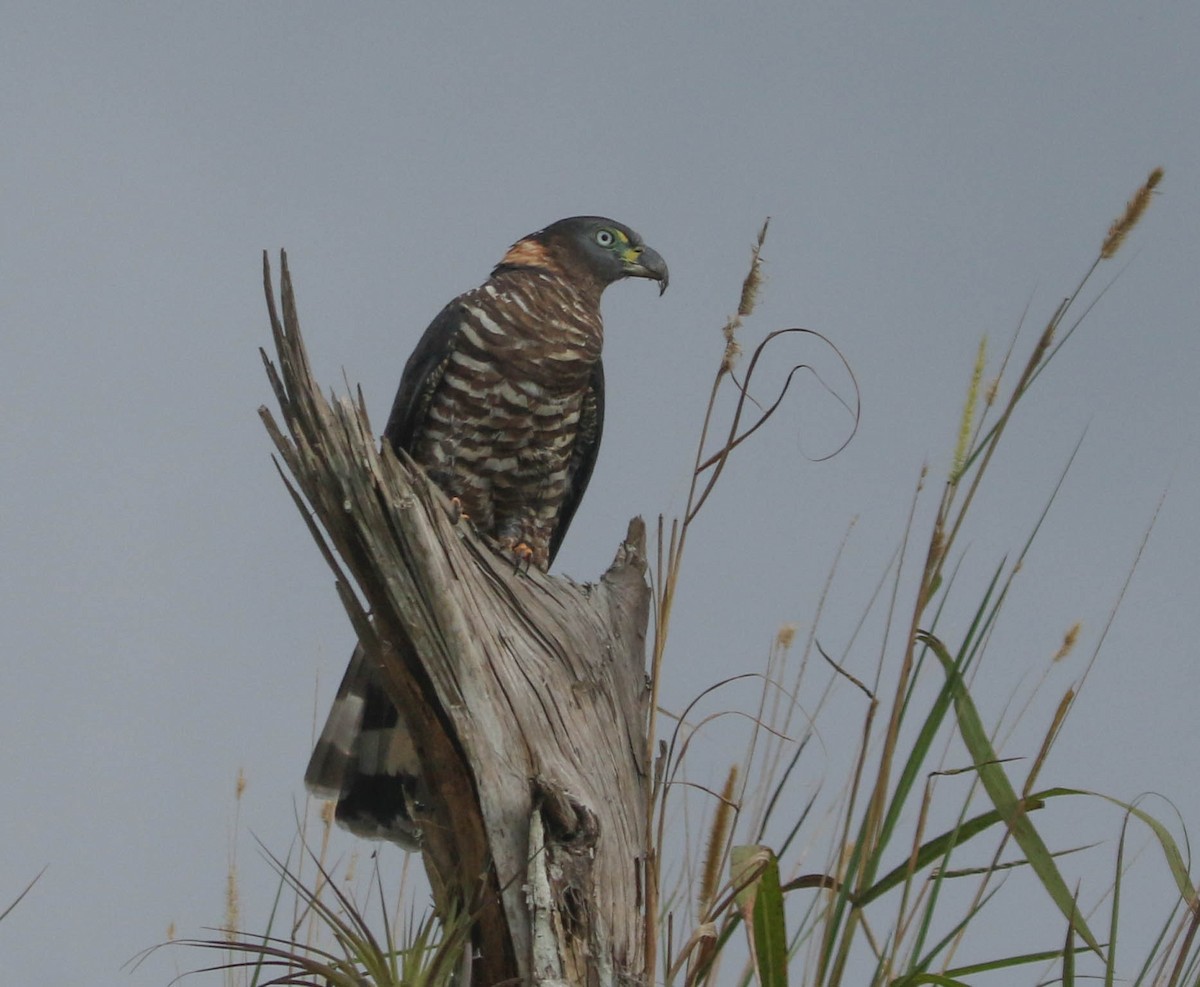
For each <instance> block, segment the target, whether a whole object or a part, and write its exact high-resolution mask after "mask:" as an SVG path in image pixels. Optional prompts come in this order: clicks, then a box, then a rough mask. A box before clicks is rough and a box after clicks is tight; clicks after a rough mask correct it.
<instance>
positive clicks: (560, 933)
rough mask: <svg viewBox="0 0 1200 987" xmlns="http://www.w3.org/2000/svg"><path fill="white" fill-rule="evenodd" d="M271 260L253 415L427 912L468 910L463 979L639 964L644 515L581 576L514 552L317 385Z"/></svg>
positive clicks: (582, 977)
mask: <svg viewBox="0 0 1200 987" xmlns="http://www.w3.org/2000/svg"><path fill="white" fill-rule="evenodd" d="M281 260H282V279H281V295H282V320H281V319H280V317H279V314H278V313H277V311H276V306H275V300H274V293H273V290H272V284H271V277H270V267H269V264H268V261H267V257H266V254H265V253H264V255H263V276H264V284H265V289H266V294H267V305H268V308H269V310H270V315H271V324H272V330H273V333H274V339H275V348H276V352H277V354H278V360H279V366H278V369H276V367H275V365H274V364H273V363H272V362H271V360H270V359H269V358H268V357H267V355H266V353H263V360H264V363H265V364H266V367H267V373H268V376H269V377H270V380H271V385H272V387H273V389H274V391H275V397H276V399H277V401H278V403H279V407H280V410H281V412H282V418H283V422H284V424H285V425H286V428H287V434H284V432H283V430H282V429H281V428H280V427H279V426H278V425H277V423H276V421H275V419H274V418H273V416H272V414H271V412H270V411H269V410H268V409H266V408H265V407H264V408H262V409H260V414H261V416H262V418H263V420H264V422H265V423H266V425H267V428H268V430H269V432H270V433H271V438H272V439H273V441H274V443H275V446H276V448H277V449H278V450H279V454H280V456H281V457H282V459H283V461H284V463H285V464H286V466H287V470H288V472H289V473H290V474H291V477H292V480H293V481H294V482H290V481H288V478H287V476H286V475H285V476H284V482H285V483H286V484H287V486H288V489H289V491H290V492H291V493H292V496H293V498H294V500H295V501H296V504H297V506H298V507H299V508H300V510H301V513H302V514H303V516H304V518H305V520H306V522H307V523H308V526H309V530H310V531H311V533H312V535H313V537H314V538H315V539H316V541H317V544H318V546H319V547H320V549H321V552H322V554H323V555H324V557H325V559H326V561H327V562H328V564H329V565H330V567H331V568H332V569H333V571H334V573H335V575H336V579H337V589H338V593H339V595H340V597H341V599H342V602H343V604H344V605H345V607H346V611H347V613H348V614H349V616H350V619H351V622H352V623H353V625H354V628H355V630H356V632H357V634H358V638H359V644H360V646H361V647H363V648H365V649H366V651H367V654H368V655H370V656H372V658H373V659H374V660H377V661H379V662H380V664H381V665H382V667H383V669H384V671H385V673H386V674H385V678H386V680H387V683H388V687H389V693H390V695H391V698H392V701H393V702H394V703H395V704H396V706H397V708H398V709H399V710H400V713H401V716H402V718H403V719H404V720H405V721H406V722H407V723H408V724H409V727H410V729H411V731H412V735H413V737H414V740H415V744H416V750H417V754H418V758H419V760H420V763H421V770H422V775H423V778H424V780H425V783H426V788H427V789H428V790H429V791H430V792H431V797H430V798H429V800H428V804H423V805H422V806H421V807H420V818H418V819H417V822H418V823H419V825H420V826H421V828H422V830H423V833H424V845H423V853H424V861H425V867H426V871H427V872H428V874H429V878H430V882H431V884H432V886H433V890H434V901H435V908H436V909H437V910H438V912H439V914H441V915H442V916H443V917H448V916H452V915H455V914H459V915H461V914H463V913H464V912H465V913H467V914H470V915H471V916H472V932H471V940H472V945H473V960H472V963H471V981H472V983H473V984H476V985H492V984H499V983H502V982H513V983H520V984H587V985H610V984H622V983H638V982H642V980H643V963H644V955H643V943H642V931H643V924H642V923H643V915H642V909H643V900H642V882H641V874H640V866H641V862H642V861H643V859H644V854H645V847H644V839H645V833H646V815H647V801H646V792H647V786H646V763H645V760H646V729H647V727H646V724H647V712H648V711H647V704H648V691H647V687H646V677H645V657H644V652H645V633H646V623H647V618H648V612H649V599H650V593H649V588H648V586H647V583H646V576H645V559H644V553H645V531H644V527H643V525H642V522H641V520H640V519H635V520H634V521H632V522H631V523H630V525H629V530H628V533H627V535H626V537H625V540H624V541H623V542H622V543H621V545H620V547H619V549H618V550H617V554H616V559H615V560H614V562H613V564H612V566H611V567H610V568H609V569H608V571H607V572H606V573H604V575H603V576H601V577H600V579H599V580H598V581H597V582H596V583H594V584H589V585H578V584H576V583H574V582H572V581H571V580H569V579H566V578H564V577H560V576H557V577H556V576H548V575H546V574H544V573H541V572H539V571H537V570H532V571H528V572H526V571H520V572H519V571H516V569H515V568H514V565H513V562H512V561H511V560H510V559H508V558H506V557H504V556H502V555H500V554H498V553H497V551H496V550H495V549H494V548H493V547H492V546H490V545H489V544H486V543H484V542H483V541H482V540H481V539H480V538H479V537H477V536H476V535H475V533H474V531H473V530H472V529H471V526H470V525H469V524H468V523H465V522H461V521H460V522H456V521H455V519H454V517H453V514H452V511H451V509H450V505H449V504H448V502H447V501H446V499H445V497H444V496H443V495H442V494H441V492H440V491H439V490H438V489H437V488H436V487H435V486H434V485H433V484H432V483H431V482H430V481H429V480H428V479H427V478H426V477H425V476H424V474H423V473H422V472H421V471H420V470H419V469H417V468H415V467H414V466H413V465H412V464H411V463H406V462H400V461H398V460H397V458H396V457H395V456H394V455H393V454H392V452H391V450H390V449H384V450H382V451H381V450H380V449H379V447H378V445H377V442H376V439H375V436H374V435H373V433H372V432H371V428H370V425H369V422H368V420H367V415H366V410H365V407H364V403H363V400H362V395H361V392H360V393H359V394H358V396H357V400H351V399H350V398H349V397H342V398H335V399H333V400H332V402H330V401H327V400H326V399H325V398H324V397H323V396H322V394H321V391H320V389H319V387H318V386H317V383H316V381H315V380H314V379H313V376H312V373H311V370H310V367H309V363H308V358H307V355H306V353H305V349H304V343H303V340H302V338H301V335H300V325H299V320H298V318H297V314H296V304H295V297H294V295H293V292H292V286H291V281H290V277H289V274H288V268H287V257H286V254H284V255H281ZM281 473H282V470H281ZM355 589H357V592H356V591H355Z"/></svg>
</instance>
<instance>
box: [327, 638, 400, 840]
mask: <svg viewBox="0 0 1200 987" xmlns="http://www.w3.org/2000/svg"><path fill="white" fill-rule="evenodd" d="M304 783H305V785H306V786H307V787H308V790H309V791H310V792H311V793H312V794H313V795H314V796H316V797H317V798H322V799H330V800H336V801H337V811H336V813H335V818H336V819H337V821H338V822H339V823H340V824H341V825H343V826H345V827H346V828H347V829H349V830H350V831H351V832H352V833H354V834H355V835H357V836H361V837H364V838H366V839H375V840H389V841H391V842H393V843H396V844H399V845H400V846H402V847H404V848H405V849H407V850H418V849H420V845H421V830H420V827H419V826H417V825H416V823H415V822H414V821H413V818H412V808H413V806H414V805H416V804H417V801H416V800H417V794H416V793H417V790H418V786H419V781H418V762H417V756H416V749H415V748H414V746H413V742H412V736H411V734H410V733H409V731H408V728H407V725H406V724H405V723H404V722H403V721H402V720H401V718H400V714H399V711H398V710H397V709H396V707H395V706H394V705H393V704H392V701H391V700H390V699H389V698H388V695H387V692H386V690H385V689H384V688H383V682H382V679H381V677H380V670H379V668H378V666H377V665H375V664H374V663H373V662H372V661H370V660H369V659H368V657H367V654H366V652H365V651H364V650H363V648H362V647H361V646H359V647H356V648H355V649H354V654H353V655H352V656H351V658H350V664H349V666H348V667H347V669H346V674H345V675H344V676H343V677H342V683H341V685H340V686H339V687H338V692H337V696H336V698H335V699H334V701H333V706H332V708H331V709H330V711H329V717H328V719H327V720H326V721H325V728H324V729H323V730H322V731H321V736H320V737H319V738H318V740H317V743H316V746H315V747H314V748H313V752H312V757H311V758H309V762H308V770H307V771H305V773H304Z"/></svg>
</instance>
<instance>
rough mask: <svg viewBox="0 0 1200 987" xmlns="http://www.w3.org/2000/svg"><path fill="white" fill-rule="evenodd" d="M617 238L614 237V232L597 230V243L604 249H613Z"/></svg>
mask: <svg viewBox="0 0 1200 987" xmlns="http://www.w3.org/2000/svg"><path fill="white" fill-rule="evenodd" d="M615 239H616V237H614V236H613V234H612V230H597V231H596V242H597V243H598V244H600V246H602V247H611V246H612V245H613V241H614V240H615Z"/></svg>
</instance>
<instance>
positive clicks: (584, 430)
mask: <svg viewBox="0 0 1200 987" xmlns="http://www.w3.org/2000/svg"><path fill="white" fill-rule="evenodd" d="M603 431H604V364H602V363H601V362H600V361H599V360H597V361H596V366H595V367H594V368H593V369H592V376H591V379H590V380H589V381H588V389H587V391H586V392H585V393H584V395H583V404H582V405H581V407H580V409H579V425H578V427H577V429H576V434H575V445H574V446H573V447H572V449H571V462H570V465H569V466H568V467H567V470H568V474H567V493H566V496H565V497H563V502H562V506H560V507H559V509H558V520H557V521H556V522H555V525H554V531H553V532H552V533H551V535H550V558H549V561H548V562H547V566H549V564H550V563H551V562H553V561H554V556H555V555H557V554H558V547H559V546H560V545H561V544H562V540H563V538H564V537H565V536H566V534H567V528H569V527H570V526H571V519H572V518H573V517H574V516H575V511H576V510H577V509H578V508H579V502H580V501H581V500H583V492H584V491H585V490H587V485H588V481H589V480H590V479H591V478H592V467H594V466H595V465H596V454H597V453H598V452H599V451H600V435H601V433H602V432H603Z"/></svg>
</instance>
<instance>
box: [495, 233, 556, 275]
mask: <svg viewBox="0 0 1200 987" xmlns="http://www.w3.org/2000/svg"><path fill="white" fill-rule="evenodd" d="M500 264H501V265H506V264H511V265H512V266H514V267H541V268H545V269H546V270H548V271H554V272H555V273H557V274H561V273H562V270H561V268H560V267H559V265H558V263H557V262H556V261H555V260H554V258H553V256H552V255H551V253H550V251H549V250H547V249H546V245H545V244H544V243H538V241H536V240H520V241H518V242H517V243H514V244H513V245H512V246H511V247H509V248H508V253H506V254H505V255H504V259H503V260H501V261H500Z"/></svg>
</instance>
